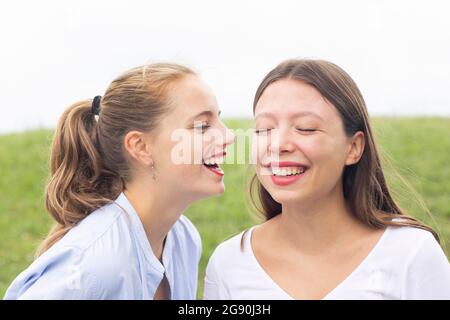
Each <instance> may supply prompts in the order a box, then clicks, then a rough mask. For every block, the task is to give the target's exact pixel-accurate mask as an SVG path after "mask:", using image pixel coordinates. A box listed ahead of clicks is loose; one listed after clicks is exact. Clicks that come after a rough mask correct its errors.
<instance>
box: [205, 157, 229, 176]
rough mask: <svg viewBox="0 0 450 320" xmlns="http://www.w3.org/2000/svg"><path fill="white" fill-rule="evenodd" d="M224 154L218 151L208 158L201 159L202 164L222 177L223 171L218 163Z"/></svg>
mask: <svg viewBox="0 0 450 320" xmlns="http://www.w3.org/2000/svg"><path fill="white" fill-rule="evenodd" d="M225 156H226V152H222V153H218V154H216V155H214V156H212V157H210V158H207V159H204V160H203V166H205V167H206V169H208V170H209V171H211V172H213V173H215V174H216V175H218V176H220V177H223V176H224V174H225V173H224V172H223V170H222V168H221V167H220V164H222V163H223V160H224V157H225Z"/></svg>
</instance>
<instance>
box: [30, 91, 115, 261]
mask: <svg viewBox="0 0 450 320" xmlns="http://www.w3.org/2000/svg"><path fill="white" fill-rule="evenodd" d="M91 105H92V100H86V101H82V102H79V103H76V104H74V105H72V106H70V107H69V108H68V109H67V110H66V111H65V112H64V113H63V115H62V116H61V118H60V120H59V123H58V125H57V128H56V132H55V136H54V138H53V144H52V152H51V156H50V170H51V178H50V181H49V183H48V185H47V190H46V194H45V205H46V208H47V211H48V212H49V213H50V214H51V215H52V217H53V218H54V219H55V220H56V224H55V225H54V226H53V227H52V229H51V230H50V233H49V235H48V237H47V238H46V239H45V240H44V242H42V244H41V245H40V247H39V248H38V250H37V253H36V255H37V256H40V255H41V254H42V253H43V252H45V251H46V250H48V249H49V248H50V247H51V246H52V245H53V244H54V243H55V242H57V241H58V240H59V239H61V238H62V237H63V236H64V235H65V234H66V233H67V232H68V231H69V230H70V229H71V228H72V227H74V226H75V225H77V224H78V223H79V222H80V221H81V220H83V219H84V218H85V217H86V216H87V215H89V214H90V213H91V212H93V211H95V210H96V209H98V208H100V207H102V206H103V205H105V204H106V203H108V202H111V201H112V200H113V199H115V198H116V197H117V196H118V195H119V193H120V192H121V191H122V189H123V184H122V183H121V179H120V177H118V176H117V175H116V174H113V173H112V172H111V171H109V170H107V169H106V168H105V167H104V165H103V163H102V161H101V156H100V153H99V146H98V138H97V137H98V136H97V130H98V125H97V121H96V119H95V115H94V113H93V112H92V109H91Z"/></svg>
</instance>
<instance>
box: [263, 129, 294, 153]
mask: <svg viewBox="0 0 450 320" xmlns="http://www.w3.org/2000/svg"><path fill="white" fill-rule="evenodd" d="M294 149H295V144H294V142H293V141H292V139H291V136H290V133H289V132H287V130H280V129H278V130H273V132H272V134H271V136H270V141H269V145H268V151H269V152H270V153H271V154H275V155H277V154H283V153H290V152H293V151H294Z"/></svg>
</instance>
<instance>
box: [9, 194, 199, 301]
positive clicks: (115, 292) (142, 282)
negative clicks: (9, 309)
mask: <svg viewBox="0 0 450 320" xmlns="http://www.w3.org/2000/svg"><path fill="white" fill-rule="evenodd" d="M201 250H202V249H201V240H200V236H199V234H198V232H197V230H196V229H195V227H194V225H193V224H192V223H191V222H190V221H189V220H188V218H186V217H185V216H181V217H180V219H179V220H178V221H177V222H176V223H175V225H174V226H173V227H172V229H171V230H170V231H169V233H168V235H167V238H166V242H165V246H164V251H163V254H162V261H163V263H162V264H161V262H160V261H159V260H158V259H157V258H156V256H155V255H154V253H153V251H152V249H151V247H150V243H149V241H148V239H147V236H146V233H145V230H144V227H143V225H142V223H141V220H140V219H139V216H138V215H137V213H136V211H135V210H134V209H133V207H132V205H131V203H130V202H129V201H128V199H127V198H126V196H125V194H123V193H121V194H120V196H119V197H118V198H117V199H116V200H115V202H113V203H111V204H108V205H105V206H103V207H102V208H100V209H98V210H96V211H94V212H93V213H91V214H90V215H89V216H87V217H86V218H85V219H83V220H82V221H81V222H80V223H79V224H78V225H77V226H76V227H74V228H73V229H71V230H70V231H69V232H68V233H67V234H66V235H65V236H64V237H63V238H62V239H61V240H59V241H58V242H57V243H56V244H55V245H53V246H52V247H51V248H50V249H49V250H48V251H46V252H45V253H44V254H42V255H41V256H40V257H39V258H38V259H36V260H35V261H34V262H33V263H32V264H31V265H30V266H29V267H28V268H27V269H26V270H25V271H23V272H22V273H21V274H20V275H19V276H18V277H17V278H16V279H15V280H14V281H13V283H12V284H11V285H10V287H9V288H8V290H7V291H6V295H5V297H4V299H153V296H154V295H155V292H156V289H157V288H158V285H159V284H160V282H161V280H162V279H163V276H164V274H165V275H166V277H167V280H168V282H169V285H170V291H171V292H170V293H171V299H195V298H196V291H197V275H198V263H199V260H200V256H201Z"/></svg>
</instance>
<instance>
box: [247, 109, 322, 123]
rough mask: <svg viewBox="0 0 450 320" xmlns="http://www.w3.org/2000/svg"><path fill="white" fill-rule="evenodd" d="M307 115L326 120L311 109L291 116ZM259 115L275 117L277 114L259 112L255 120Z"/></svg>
mask: <svg viewBox="0 0 450 320" xmlns="http://www.w3.org/2000/svg"><path fill="white" fill-rule="evenodd" d="M307 116H312V117H315V118H318V119H320V120H322V121H324V120H323V118H322V117H321V116H319V115H318V114H317V113H314V112H311V111H300V112H295V113H293V114H292V115H291V116H290V117H292V118H299V117H307ZM259 117H264V118H275V115H274V114H273V113H270V112H261V113H260V114H258V115H257V116H256V117H255V120H256V119H258V118H259Z"/></svg>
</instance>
